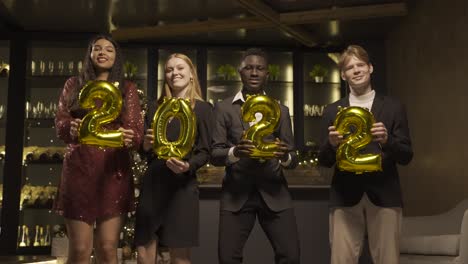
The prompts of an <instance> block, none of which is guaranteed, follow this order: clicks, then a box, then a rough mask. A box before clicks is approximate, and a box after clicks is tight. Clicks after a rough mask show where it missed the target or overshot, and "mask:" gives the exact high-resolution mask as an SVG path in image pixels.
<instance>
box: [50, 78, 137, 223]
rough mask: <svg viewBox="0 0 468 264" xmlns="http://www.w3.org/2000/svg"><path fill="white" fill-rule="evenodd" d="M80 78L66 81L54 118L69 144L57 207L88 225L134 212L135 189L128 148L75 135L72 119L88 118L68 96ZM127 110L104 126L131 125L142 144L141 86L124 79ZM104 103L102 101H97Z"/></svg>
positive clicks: (135, 137) (58, 129)
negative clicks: (73, 107)
mask: <svg viewBox="0 0 468 264" xmlns="http://www.w3.org/2000/svg"><path fill="white" fill-rule="evenodd" d="M77 82H78V78H76V77H72V78H70V79H68V80H67V82H66V83H65V86H64V88H63V92H62V94H61V96H60V100H59V106H58V110H57V114H56V118H55V127H56V130H57V136H58V137H59V138H60V139H61V140H63V141H64V142H65V143H66V144H67V149H66V153H65V157H64V160H63V168H62V177H61V180H60V183H59V188H58V193H57V199H56V201H55V203H54V210H55V211H56V212H57V213H59V214H61V215H63V216H64V217H65V218H68V219H74V220H81V221H84V222H87V223H89V224H92V223H94V221H96V219H100V220H103V219H108V218H111V217H114V216H118V215H121V214H125V213H127V212H129V211H133V210H134V209H135V208H134V207H135V206H134V191H133V178H132V172H131V160H130V155H129V150H128V149H127V148H106V147H96V146H91V145H81V144H79V143H78V139H77V138H73V137H71V135H70V121H71V120H72V119H75V118H80V119H81V118H83V116H84V115H85V114H86V111H84V110H81V111H72V112H70V111H69V107H68V105H67V101H66V98H68V96H69V94H70V93H72V92H73V89H74V87H75V85H76V84H77ZM122 97H123V100H124V104H123V105H124V106H123V111H122V113H121V114H120V116H119V117H118V118H117V119H116V120H114V121H113V122H112V123H110V124H107V125H105V126H104V128H105V129H118V128H119V127H123V128H125V129H132V130H133V131H134V132H135V136H134V138H133V146H135V147H138V146H140V143H141V140H142V137H143V120H142V116H141V113H140V103H139V97H138V93H137V89H136V86H135V85H134V84H133V83H131V82H125V83H124V91H123V93H122ZM98 103H99V102H98Z"/></svg>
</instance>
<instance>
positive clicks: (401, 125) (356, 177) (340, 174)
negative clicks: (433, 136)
mask: <svg viewBox="0 0 468 264" xmlns="http://www.w3.org/2000/svg"><path fill="white" fill-rule="evenodd" d="M338 106H342V107H346V106H349V97H345V98H342V99H340V100H338V101H337V102H335V103H333V104H331V105H329V106H327V107H326V108H325V110H324V114H323V123H322V128H321V129H322V130H321V131H322V132H323V135H322V141H321V142H322V144H321V147H320V153H319V162H320V164H321V165H324V166H327V167H332V166H333V165H335V162H336V148H334V147H333V146H332V145H331V144H330V143H329V141H328V127H329V126H331V125H333V121H334V120H335V117H336V114H337V112H338ZM371 112H372V113H373V114H374V117H375V120H376V122H383V123H384V125H385V127H386V128H387V133H388V141H387V143H386V144H384V145H382V146H379V145H378V143H376V142H372V143H370V144H369V145H368V146H367V147H366V148H367V151H366V150H364V151H363V152H364V153H366V152H375V151H373V150H375V149H378V150H379V151H381V153H382V171H378V172H368V173H363V174H355V173H353V172H345V171H340V170H338V169H337V168H336V167H335V174H334V176H333V179H332V184H331V189H330V206H332V207H334V206H353V205H355V204H357V203H358V202H359V201H360V200H361V197H362V195H363V194H364V193H366V194H367V195H368V197H369V199H370V200H371V201H372V203H374V204H375V205H377V206H382V207H401V206H402V198H401V189H400V179H399V177H398V170H397V164H401V165H406V164H408V163H409V162H410V161H411V159H412V157H413V150H412V148H411V139H410V134H409V128H408V121H407V117H406V110H405V108H404V106H403V105H402V104H401V103H399V102H398V101H396V100H395V99H393V98H391V97H387V96H383V97H382V96H379V95H377V94H376V96H375V99H374V102H373V104H372V109H371Z"/></svg>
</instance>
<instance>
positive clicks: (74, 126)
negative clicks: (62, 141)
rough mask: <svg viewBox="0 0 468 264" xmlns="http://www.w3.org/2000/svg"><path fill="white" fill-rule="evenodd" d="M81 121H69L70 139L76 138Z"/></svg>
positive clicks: (77, 119)
mask: <svg viewBox="0 0 468 264" xmlns="http://www.w3.org/2000/svg"><path fill="white" fill-rule="evenodd" d="M80 124H81V119H79V118H76V119H73V120H72V121H70V136H71V137H72V138H78V128H79V127H80Z"/></svg>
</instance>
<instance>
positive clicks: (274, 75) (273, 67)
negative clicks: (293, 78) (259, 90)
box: [268, 64, 280, 80]
mask: <svg viewBox="0 0 468 264" xmlns="http://www.w3.org/2000/svg"><path fill="white" fill-rule="evenodd" d="M268 72H269V73H270V78H271V79H272V80H278V77H279V75H280V67H279V65H278V64H270V65H268Z"/></svg>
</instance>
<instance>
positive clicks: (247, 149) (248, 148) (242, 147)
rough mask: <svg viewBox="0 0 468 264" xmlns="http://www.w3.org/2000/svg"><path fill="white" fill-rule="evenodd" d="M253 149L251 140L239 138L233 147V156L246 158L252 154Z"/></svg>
mask: <svg viewBox="0 0 468 264" xmlns="http://www.w3.org/2000/svg"><path fill="white" fill-rule="evenodd" d="M253 149H255V146H254V145H253V143H252V141H251V140H248V139H241V141H240V142H239V144H237V145H236V146H235V147H234V151H233V152H234V156H235V157H237V158H247V157H250V155H252V151H253Z"/></svg>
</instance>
